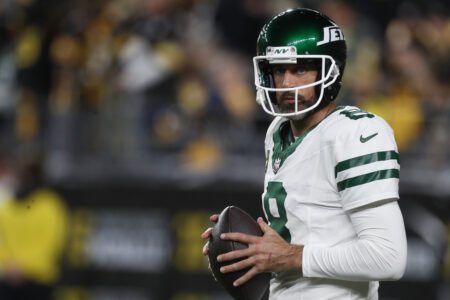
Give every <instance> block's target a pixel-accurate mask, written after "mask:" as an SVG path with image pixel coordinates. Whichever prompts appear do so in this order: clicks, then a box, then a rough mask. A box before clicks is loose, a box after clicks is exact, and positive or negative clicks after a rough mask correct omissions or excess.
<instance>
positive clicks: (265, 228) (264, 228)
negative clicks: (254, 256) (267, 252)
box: [256, 217, 271, 233]
mask: <svg viewBox="0 0 450 300" xmlns="http://www.w3.org/2000/svg"><path fill="white" fill-rule="evenodd" d="M256 221H257V222H258V225H259V227H260V228H261V230H262V231H263V232H264V233H266V232H267V231H269V230H270V229H271V228H270V226H269V225H268V224H267V223H266V222H264V220H263V218H261V217H259V218H258V220H256Z"/></svg>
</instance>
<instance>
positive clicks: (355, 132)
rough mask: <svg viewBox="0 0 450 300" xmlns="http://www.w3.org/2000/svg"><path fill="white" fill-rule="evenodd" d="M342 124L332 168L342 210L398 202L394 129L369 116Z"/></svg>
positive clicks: (349, 119) (398, 161)
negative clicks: (388, 200)
mask: <svg viewBox="0 0 450 300" xmlns="http://www.w3.org/2000/svg"><path fill="white" fill-rule="evenodd" d="M343 122H344V124H342V125H343V126H342V131H341V133H340V134H339V135H337V137H336V139H337V140H336V144H335V166H334V175H335V180H336V186H337V191H338V193H339V194H340V196H341V199H342V206H343V208H344V209H345V210H351V209H354V208H357V207H361V206H363V205H366V204H369V203H373V202H376V201H379V200H383V199H392V198H397V199H398V198H399V194H398V183H399V176H400V159H399V153H398V150H397V145H396V143H395V139H394V134H393V130H392V129H391V128H390V127H389V125H388V124H387V123H386V122H385V121H384V120H383V119H381V118H380V117H377V116H374V115H372V114H367V115H366V116H365V117H362V118H360V119H351V118H347V119H346V120H343Z"/></svg>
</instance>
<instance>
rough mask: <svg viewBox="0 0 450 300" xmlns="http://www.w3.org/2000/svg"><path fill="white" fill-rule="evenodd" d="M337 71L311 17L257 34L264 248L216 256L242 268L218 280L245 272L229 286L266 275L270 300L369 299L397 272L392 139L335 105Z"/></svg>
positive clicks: (341, 47) (333, 47) (335, 30)
mask: <svg viewBox="0 0 450 300" xmlns="http://www.w3.org/2000/svg"><path fill="white" fill-rule="evenodd" d="M345 62H346V43H345V38H344V34H343V32H342V30H341V28H340V27H339V26H338V25H337V24H335V23H334V22H333V21H332V20H330V19H329V18H328V17H326V16H325V15H323V14H321V13H319V12H317V11H314V10H310V9H292V10H288V11H285V12H283V13H281V14H279V15H277V16H275V17H274V18H273V19H271V20H270V21H269V22H267V23H266V24H265V26H264V27H263V28H262V30H261V33H260V35H259V37H258V41H257V56H255V57H254V59H253V63H254V70H255V85H256V91H257V101H258V103H259V104H261V106H262V107H263V109H264V111H265V112H267V113H269V114H271V115H273V116H275V118H274V120H273V121H272V123H271V125H270V126H269V129H268V130H267V135H266V139H265V153H266V160H267V168H266V174H265V180H264V193H263V195H262V205H263V209H264V213H265V216H266V218H267V220H268V224H266V223H265V222H264V221H263V220H262V218H259V219H258V223H259V225H260V227H261V229H262V230H263V232H264V235H263V236H262V237H256V236H250V235H245V234H241V233H228V234H225V235H224V236H223V237H222V238H223V239H226V240H235V241H239V242H242V243H246V244H249V248H248V249H245V250H237V251H232V252H229V253H226V254H223V255H220V256H219V257H218V260H219V261H221V262H227V261H231V260H235V259H240V260H239V261H238V262H234V263H231V264H229V265H228V266H225V267H223V268H222V269H221V271H222V272H223V273H227V272H233V271H236V270H240V269H243V268H248V267H250V270H249V271H248V272H247V273H246V274H245V275H243V276H242V277H241V278H239V279H237V280H236V281H235V283H234V285H236V286H239V285H242V284H243V283H245V282H246V281H248V280H249V279H250V278H252V277H253V276H254V275H255V274H258V273H261V272H272V273H273V278H272V280H271V284H270V299H283V300H285V299H288V300H289V299H314V300H315V299H378V281H380V280H397V279H399V278H401V276H402V275H403V273H404V270H405V266H406V235H405V229H404V223H403V218H402V214H401V212H400V209H399V206H398V203H397V200H398V199H399V194H398V183H399V170H400V164H399V154H398V151H397V146H396V143H395V140H394V136H393V131H392V129H391V128H390V127H389V125H388V124H387V123H386V122H385V121H384V120H383V119H381V118H380V117H378V116H376V115H374V114H372V113H369V112H365V111H363V110H361V109H359V108H357V107H353V106H337V105H336V102H335V99H336V97H337V95H338V92H339V89H340V87H341V80H342V75H343V72H344V68H345ZM211 221H213V222H215V221H217V215H214V216H212V217H211ZM210 232H211V229H207V230H206V231H205V232H204V233H203V234H202V237H203V238H204V239H207V238H208V237H209V235H210ZM207 251H208V247H207V244H206V245H205V247H204V250H203V252H204V254H205V255H206V254H207Z"/></svg>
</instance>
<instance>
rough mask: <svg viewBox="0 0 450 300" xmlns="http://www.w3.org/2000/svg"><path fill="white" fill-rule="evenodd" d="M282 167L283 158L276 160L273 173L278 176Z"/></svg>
mask: <svg viewBox="0 0 450 300" xmlns="http://www.w3.org/2000/svg"><path fill="white" fill-rule="evenodd" d="M280 165H281V158H279V157H278V158H277V159H275V161H274V162H273V165H272V168H273V172H274V173H275V174H276V173H277V172H278V170H279V169H280Z"/></svg>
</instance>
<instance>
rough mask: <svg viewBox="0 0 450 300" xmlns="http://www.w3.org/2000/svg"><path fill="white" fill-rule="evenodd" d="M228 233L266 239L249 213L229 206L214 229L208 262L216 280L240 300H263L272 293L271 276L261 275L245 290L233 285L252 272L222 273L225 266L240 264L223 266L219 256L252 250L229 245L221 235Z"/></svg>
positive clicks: (221, 214) (232, 244)
mask: <svg viewBox="0 0 450 300" xmlns="http://www.w3.org/2000/svg"><path fill="white" fill-rule="evenodd" d="M225 232H242V233H246V234H251V235H256V236H262V235H263V232H262V230H261V228H260V227H259V225H258V223H256V221H255V220H254V219H253V218H252V217H251V216H250V215H249V214H248V213H246V212H245V211H243V210H242V209H240V208H238V207H236V206H228V207H226V208H225V209H224V210H223V211H222V212H221V213H220V215H219V220H218V221H217V223H216V224H215V225H214V227H213V230H212V233H211V236H210V239H209V250H208V258H209V262H210V265H211V270H212V272H213V275H214V277H215V278H216V279H217V281H218V282H220V283H221V284H222V286H223V287H224V288H225V289H226V290H227V291H228V293H229V294H230V295H231V296H232V297H233V298H234V299H237V300H260V299H263V297H264V296H265V294H266V292H267V291H268V287H269V281H270V274H269V273H261V274H258V275H256V276H254V277H253V278H252V279H250V280H249V281H247V282H246V283H244V284H243V285H241V286H238V287H234V286H233V282H234V281H235V280H236V279H238V278H239V277H241V276H242V275H244V274H245V273H246V272H247V271H248V270H249V268H247V269H243V270H240V271H236V272H232V273H226V274H224V273H221V272H220V268H221V267H222V266H225V265H228V264H232V263H234V262H236V261H238V260H234V261H227V262H224V263H219V262H218V261H217V256H218V255H220V254H223V253H227V252H230V251H233V250H238V249H245V248H248V245H247V244H243V243H239V242H234V241H225V240H222V239H220V235H221V234H222V233H225Z"/></svg>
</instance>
